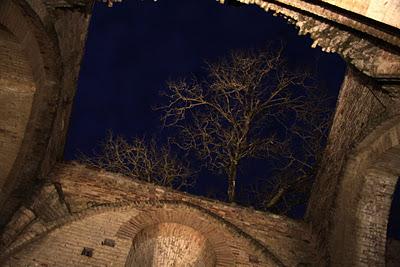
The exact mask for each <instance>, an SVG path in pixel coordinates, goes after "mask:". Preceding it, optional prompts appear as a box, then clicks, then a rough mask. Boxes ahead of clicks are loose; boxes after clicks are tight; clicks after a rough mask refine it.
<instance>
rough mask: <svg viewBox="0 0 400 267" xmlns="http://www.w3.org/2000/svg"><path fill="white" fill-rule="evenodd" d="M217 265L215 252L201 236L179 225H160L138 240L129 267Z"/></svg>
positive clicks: (138, 235)
mask: <svg viewBox="0 0 400 267" xmlns="http://www.w3.org/2000/svg"><path fill="white" fill-rule="evenodd" d="M215 262H216V259H215V253H214V250H213V248H212V246H211V244H210V242H209V241H208V240H207V239H206V238H205V237H204V236H203V235H202V234H201V233H200V232H198V231H196V230H194V229H193V228H191V227H188V226H185V225H182V224H178V223H159V224H155V225H152V226H149V227H147V228H145V229H143V230H142V231H140V232H139V233H138V234H137V235H136V236H135V238H134V239H133V242H132V247H131V249H130V252H129V256H128V258H127V261H126V263H125V266H126V267H133V266H193V267H213V266H215Z"/></svg>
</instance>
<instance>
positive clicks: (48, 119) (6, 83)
mask: <svg viewBox="0 0 400 267" xmlns="http://www.w3.org/2000/svg"><path fill="white" fill-rule="evenodd" d="M37 6H38V8H40V4H38V5H37ZM41 13H42V14H41V15H43V16H44V15H45V13H44V12H41ZM46 26H48V25H46ZM46 26H45V25H44V24H43V22H42V21H41V20H40V17H39V16H37V14H36V13H35V12H34V11H33V10H32V9H31V6H30V5H28V4H27V3H26V2H25V1H24V0H4V1H1V2H0V29H1V32H2V34H1V36H0V38H1V42H2V46H3V47H2V48H1V51H2V52H4V51H9V52H11V51H10V49H8V50H7V48H5V44H6V43H7V42H8V43H9V42H10V41H11V40H12V42H13V43H14V44H15V45H14V46H13V49H14V51H13V52H12V53H13V55H17V54H18V56H13V57H9V58H8V60H7V61H4V60H3V58H2V62H4V63H5V62H7V64H8V66H3V67H4V68H3V69H2V74H3V73H5V74H6V75H4V76H3V75H2V79H1V80H2V85H1V87H2V88H1V89H0V90H2V94H3V95H2V97H1V99H0V106H2V110H1V114H2V115H3V114H4V117H3V116H2V119H1V122H0V125H1V126H0V129H1V131H0V135H1V139H0V140H1V145H2V147H1V151H2V152H3V151H5V152H6V153H4V152H3V153H2V156H4V157H7V158H8V160H7V161H6V162H4V163H3V164H2V165H1V169H2V170H1V172H0V181H1V182H0V190H1V194H0V218H1V219H0V227H1V226H2V225H4V224H5V223H6V222H7V221H8V219H9V217H10V216H11V214H12V213H13V212H14V211H15V209H16V207H18V205H19V203H20V198H19V197H16V196H15V195H16V194H14V193H13V192H16V191H26V190H28V189H29V188H31V184H30V183H31V182H32V181H33V180H34V179H33V177H38V176H39V177H40V176H41V170H42V167H43V160H44V158H45V157H47V156H50V155H46V152H49V151H47V150H48V144H49V143H48V142H49V137H50V135H51V131H52V127H53V121H54V118H55V114H56V112H55V111H56V105H57V102H58V96H59V93H60V87H59V79H60V75H61V73H60V72H61V68H60V63H59V60H56V59H57V58H59V57H58V56H57V55H59V52H58V48H57V46H56V45H55V44H56V43H57V42H56V41H54V40H55V35H54V37H49V36H51V34H52V33H51V27H46ZM9 47H10V46H9ZM17 50H18V52H17ZM0 53H1V52H0ZM2 56H4V57H7V55H2ZM11 66H15V68H17V67H18V70H19V71H20V72H21V71H22V69H23V72H24V74H22V73H16V74H18V76H15V77H13V75H12V74H11V72H12V68H11ZM7 88H8V89H7ZM27 88H30V89H27ZM6 91H7V92H8V93H6ZM11 91H12V94H13V96H11V95H10V94H11ZM28 91H29V92H30V93H29V96H28V93H27V92H28ZM6 95H7V96H6ZM22 98H24V99H22ZM11 120H13V121H17V123H16V124H14V125H12V123H10V121H11ZM10 140H13V141H14V144H10V143H9V141H10ZM4 148H5V149H4ZM3 149H4V150H3ZM47 154H49V153H47ZM12 195H14V197H12Z"/></svg>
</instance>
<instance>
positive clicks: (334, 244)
mask: <svg viewBox="0 0 400 267" xmlns="http://www.w3.org/2000/svg"><path fill="white" fill-rule="evenodd" d="M399 175H400V116H396V117H394V118H392V119H390V120H388V121H386V122H384V123H382V124H381V125H380V126H379V127H377V128H376V129H375V130H374V131H372V132H371V133H370V134H369V135H368V136H367V137H366V138H365V139H364V140H363V141H362V142H361V143H360V144H359V145H358V147H357V148H356V149H355V151H354V152H353V153H352V155H351V156H350V157H349V160H348V162H347V164H346V166H345V169H344V173H343V177H342V180H341V183H340V185H338V186H339V188H338V193H337V199H336V203H335V211H334V215H333V216H332V217H333V229H332V231H331V233H330V235H331V242H330V244H329V246H330V247H329V250H330V255H331V261H332V263H333V265H334V266H359V265H366V264H368V265H369V264H371V265H374V266H385V246H386V229H387V223H388V216H389V211H390V205H391V199H392V195H393V193H394V189H395V186H396V182H397V179H398V177H399Z"/></svg>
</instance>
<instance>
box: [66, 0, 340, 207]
mask: <svg viewBox="0 0 400 267" xmlns="http://www.w3.org/2000/svg"><path fill="white" fill-rule="evenodd" d="M271 41H283V42H284V43H285V44H286V50H285V56H286V58H287V59H288V60H289V63H290V64H291V65H293V66H296V67H298V68H302V67H305V66H309V67H311V68H313V69H316V70H317V78H318V79H319V81H320V82H321V84H323V85H325V86H328V88H329V90H330V92H331V93H332V95H337V92H338V90H339V87H340V84H341V82H342V79H343V76H344V71H345V63H344V62H343V61H342V59H341V58H340V57H339V56H338V55H336V54H326V53H323V52H322V51H321V50H320V49H312V48H310V45H311V43H312V42H311V39H309V38H308V37H304V36H298V35H297V31H296V29H295V28H294V26H293V25H289V24H287V23H286V22H285V20H284V19H282V18H280V17H274V16H272V15H271V14H268V13H266V12H265V11H263V10H261V9H260V8H258V7H256V6H247V5H246V6H242V7H231V6H226V5H225V6H223V5H221V4H219V3H218V2H217V1H215V0H207V1H206V0H202V1H199V0H185V1H183V0H181V1H172V0H169V1H168V0H159V1H157V2H153V1H137V0H125V1H123V3H121V4H116V5H115V6H114V7H113V8H107V7H106V5H104V4H102V3H96V5H95V8H94V12H93V17H92V21H91V24H90V28H89V34H88V40H87V45H86V53H85V56H84V58H83V62H82V66H81V74H80V78H79V82H78V90H77V94H76V98H75V103H74V107H73V111H72V119H71V124H70V129H69V135H68V139H67V145H66V148H65V159H66V160H72V159H74V158H75V155H76V154H77V152H78V151H81V152H83V153H85V154H89V155H90V153H91V151H92V150H93V149H94V148H95V147H96V145H98V144H99V143H100V142H101V141H102V140H103V139H104V137H105V135H106V132H107V130H109V129H111V130H112V131H113V132H114V133H115V134H119V135H123V136H125V137H127V138H130V137H133V136H142V135H144V134H146V135H151V134H153V133H155V131H157V130H158V126H159V124H160V123H159V119H158V114H156V113H155V112H153V111H152V106H154V105H156V104H157V101H158V100H159V97H158V92H159V91H160V90H162V89H163V88H165V82H166V81H167V80H169V79H176V78H179V77H184V76H187V75H188V74H195V75H200V76H201V75H204V68H203V67H204V64H203V63H204V60H208V61H214V60H216V59H218V58H220V57H223V56H226V55H228V54H229V52H230V51H231V50H232V49H234V50H236V49H252V48H256V49H257V48H263V47H265V45H266V44H267V43H268V42H271ZM239 182H240V181H239ZM206 185H207V186H210V185H211V187H213V188H216V189H217V190H220V188H223V187H224V186H225V182H224V181H223V180H222V179H221V180H219V179H213V178H209V179H207V178H203V179H202V180H201V182H200V183H199V184H198V189H199V190H200V191H201V190H203V188H205V186H206ZM300 213H301V212H300Z"/></svg>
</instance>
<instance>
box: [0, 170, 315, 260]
mask: <svg viewBox="0 0 400 267" xmlns="http://www.w3.org/2000/svg"><path fill="white" fill-rule="evenodd" d="M52 182H53V183H54V184H51V185H48V186H45V188H50V189H42V191H41V192H39V193H38V195H37V196H36V197H35V199H36V201H33V203H35V204H34V205H32V206H31V207H28V208H27V210H33V211H34V212H33V213H34V214H35V216H37V217H35V218H31V217H30V216H27V214H30V212H29V211H24V212H21V213H20V214H19V215H17V216H16V217H15V219H14V222H12V223H11V224H10V226H9V227H8V228H7V230H6V231H5V233H4V234H3V239H2V242H3V249H4V250H5V251H7V253H6V254H7V255H8V257H9V256H10V255H11V256H12V257H11V258H9V259H10V261H9V263H10V264H11V263H12V262H15V261H19V260H21V261H20V262H32V260H33V258H35V259H36V258H37V256H36V255H39V254H40V253H39V252H38V251H39V250H46V249H47V250H51V251H54V250H53V249H52V248H50V247H51V246H55V244H53V241H51V240H54V238H56V239H57V238H58V240H62V238H64V239H65V241H59V242H60V244H61V245H60V246H62V245H65V244H66V245H65V246H67V247H68V246H70V245H68V244H69V242H70V241H69V240H70V238H73V239H77V238H79V237H80V236H81V235H87V236H85V237H84V236H82V238H80V239H82V240H86V241H87V242H89V241H91V240H96V241H95V242H94V243H90V244H89V243H86V245H85V244H83V243H84V242H83V243H82V242H81V243H77V242H75V241H73V242H75V243H76V246H75V247H74V248H71V249H73V251H74V254H71V255H70V257H75V256H76V257H77V258H78V260H79V259H80V258H81V257H82V256H81V255H80V252H81V251H80V250H82V249H83V246H92V247H91V248H93V247H94V248H95V253H96V250H97V249H98V248H99V246H100V241H101V240H102V239H104V238H112V239H115V238H117V237H118V236H119V237H125V238H126V239H129V240H131V241H132V240H133V239H134V237H135V236H137V234H138V233H139V232H140V231H141V230H143V229H146V227H149V226H151V225H154V223H155V222H157V223H164V222H168V223H171V222H173V223H180V224H183V225H185V226H188V227H191V228H193V229H195V230H196V231H198V232H200V233H202V235H204V236H206V238H207V240H208V241H209V242H211V244H212V247H213V248H214V250H213V251H214V252H215V253H216V255H217V259H219V260H220V261H221V264H220V265H219V266H233V265H232V262H229V259H230V260H232V259H234V260H235V262H236V264H237V266H250V265H251V264H254V266H297V265H298V264H300V263H302V264H313V263H314V258H315V252H314V247H313V243H312V240H313V238H312V237H311V235H310V233H309V231H308V227H307V226H306V225H305V224H304V223H302V222H296V221H292V220H290V219H288V218H285V217H280V216H276V215H273V214H268V213H263V212H259V211H255V210H253V209H249V208H243V207H240V206H236V205H228V204H226V203H221V202H218V201H213V200H209V199H205V198H200V197H194V196H191V195H188V194H185V193H181V192H176V191H172V190H169V189H166V188H162V187H158V186H154V185H151V184H147V183H143V182H139V181H132V180H129V179H128V178H125V177H123V176H120V175H116V174H112V173H108V172H103V171H96V170H92V169H88V168H86V167H84V166H81V165H59V166H58V167H57V168H56V170H55V171H54V173H53V174H52ZM54 185H56V186H54ZM55 187H57V188H58V189H55ZM57 192H58V193H57ZM41 195H46V196H51V195H52V196H53V197H48V198H41V197H40V196H41ZM57 195H58V196H59V197H58V199H56V198H55V196H57ZM38 199H41V200H38ZM46 201H47V202H50V203H53V204H51V205H48V206H50V207H53V208H50V209H49V210H54V212H49V211H47V212H44V209H41V208H40V204H39V203H40V202H42V203H43V202H46ZM132 203H133V204H132ZM107 207H113V208H112V210H111V211H108V210H107V211H103V212H101V213H107V214H108V215H107V216H106V215H104V216H106V217H104V218H107V220H109V221H110V220H113V219H112V218H113V217H114V215H110V214H111V213H110V212H120V213H121V214H120V215H115V217H116V218H117V217H118V216H128V215H123V214H129V216H130V219H129V220H125V222H124V223H122V224H120V223H116V224H118V225H119V227H120V228H119V232H117V233H116V232H114V233H112V234H111V233H110V234H107V235H104V234H102V235H100V236H98V235H97V234H96V231H97V230H96V227H97V226H95V225H94V222H89V221H87V222H86V220H88V218H89V216H86V215H82V214H84V213H85V212H94V211H95V210H96V209H100V210H102V209H103V208H107ZM66 209H67V210H69V211H67V212H65V210H66ZM59 210H61V211H62V210H64V211H62V212H58V211H59ZM132 212H133V213H132ZM135 212H136V213H137V216H134V213H135ZM44 213H46V214H44ZM99 213H100V212H97V213H96V212H94V213H93V215H91V216H90V218H92V217H93V216H100V215H99ZM49 214H54V215H53V216H51V215H49ZM62 214H64V215H62ZM79 214H81V215H79ZM112 214H116V213H112ZM70 216H76V218H79V219H74V220H73V222H72V224H71V223H67V224H65V225H75V224H82V223H84V224H86V225H92V223H93V226H85V227H86V228H82V229H88V228H87V227H89V228H90V227H93V231H91V230H90V229H88V232H89V233H86V230H85V234H83V233H82V231H79V227H77V226H76V228H74V229H76V231H75V232H73V233H71V232H69V233H66V232H65V231H67V230H68V229H71V228H65V227H66V226H63V225H64V224H60V225H59V226H54V225H55V222H65V221H68V220H70V219H66V218H69V217H70ZM18 218H20V219H18ZM21 218H25V219H21ZM27 218H28V219H27ZM82 218H83V220H82ZM86 218H87V219H86ZM96 218H97V217H96ZM98 218H100V217H98ZM125 218H127V217H125ZM39 219H40V220H39ZM18 221H19V223H17V222H18ZM39 221H40V225H42V226H41V227H39V226H36V227H35V228H32V230H27V229H29V227H28V228H26V225H35V224H36V225H37V223H39ZM84 221H85V222H84ZM33 222H35V223H33ZM110 224H111V223H110ZM21 225H25V227H23V226H21ZM99 225H101V224H99ZM129 225H131V226H129ZM43 226H44V228H43ZM52 227H53V228H52ZM210 227H211V228H210ZM46 228H49V229H53V230H51V231H49V229H48V230H40V231H38V230H37V229H46ZM111 228H112V227H111ZM64 229H67V230H64ZM124 229H125V230H124ZM68 231H69V230H68ZM90 232H92V233H90ZM120 233H125V234H120ZM54 235H57V237H53V236H54ZM63 235H65V236H64V237H62V236H63ZM107 236H108V237H107ZM39 237H40V238H39ZM36 239H38V240H39V241H34V240H36ZM222 240H223V242H222ZM227 240H232V241H231V242H229V241H227ZM28 241H34V242H31V243H29V242H28ZM63 242H64V243H63ZM118 242H119V241H118ZM118 242H117V243H118ZM24 244H25V245H24ZM26 244H28V245H26ZM29 244H30V245H29ZM124 244H125V243H124ZM227 245H228V246H227ZM54 249H57V248H56V247H54ZM129 249H130V247H127V248H122V249H121V253H125V256H124V257H126V256H127V253H128V252H127V251H128V250H129ZM31 250H32V252H29V253H33V254H27V252H28V251H31ZM18 251H20V252H18ZM71 253H72V252H71ZM24 255H28V256H24ZM74 255H75V256H74ZM99 255H102V254H99ZM226 255H233V256H226ZM3 256H4V254H3ZM43 257H45V256H43ZM43 257H42V259H43V262H47V261H46V260H48V259H46V260H45V259H44V258H43ZM99 257H100V258H101V257H102V256H99ZM107 257H108V256H107ZM39 258H40V257H39ZM221 259H222V260H221ZM224 262H225V263H224ZM256 262H258V265H257V264H256ZM250 263H251V264H250ZM224 264H225V265H224ZM117 266H118V265H117Z"/></svg>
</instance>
